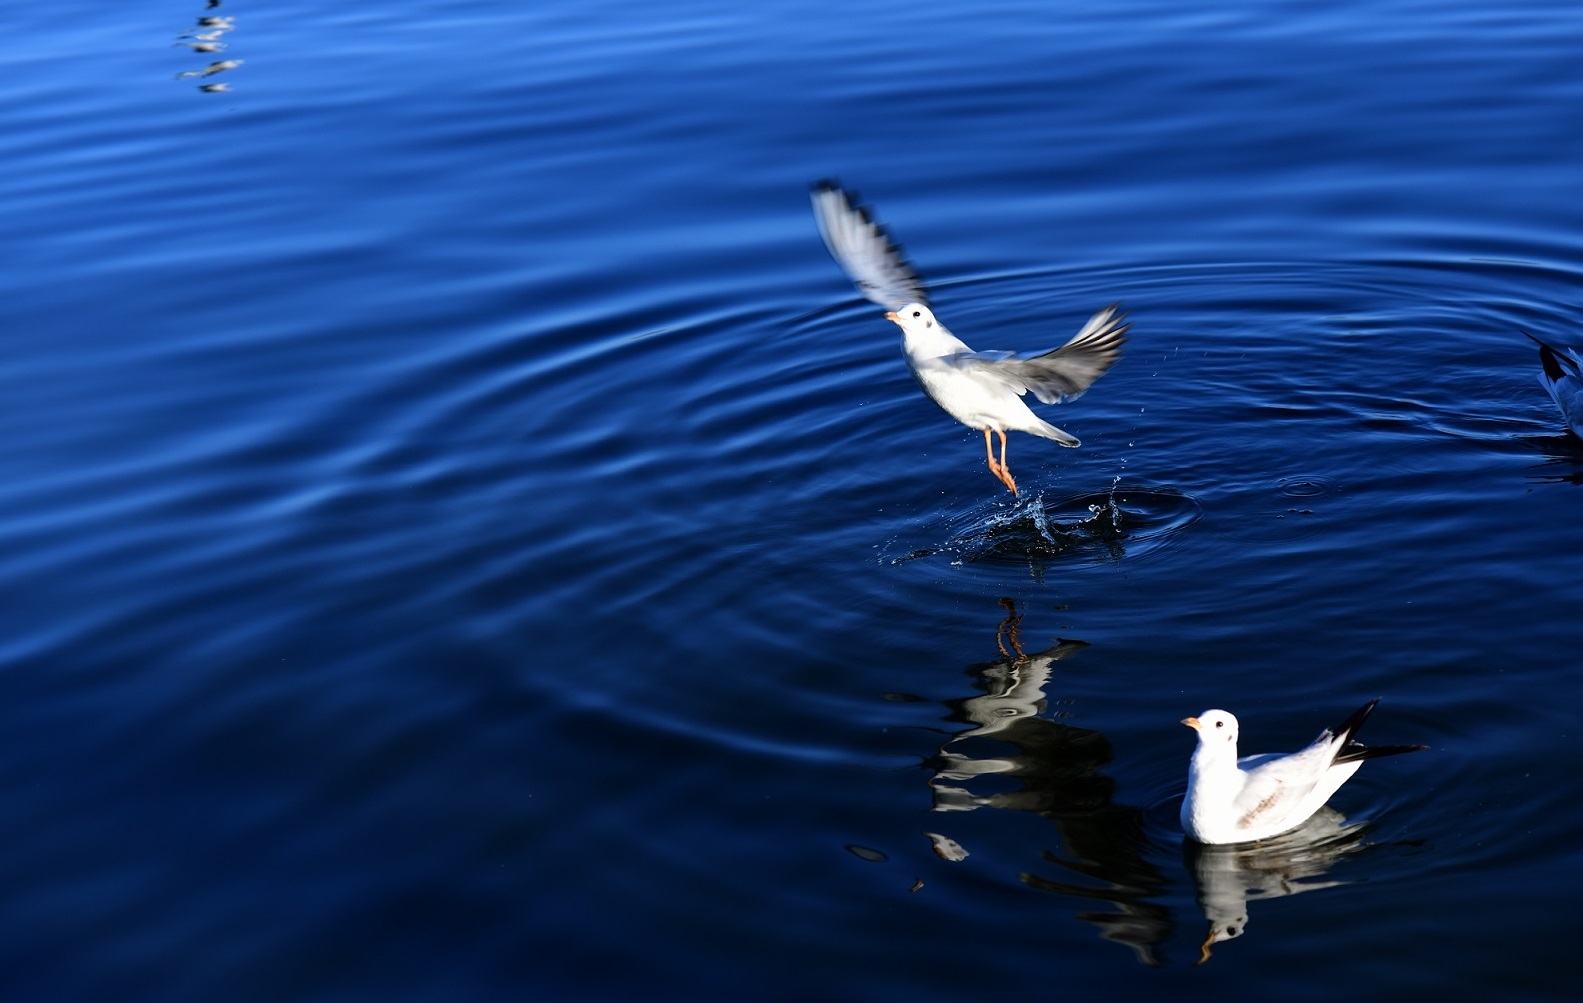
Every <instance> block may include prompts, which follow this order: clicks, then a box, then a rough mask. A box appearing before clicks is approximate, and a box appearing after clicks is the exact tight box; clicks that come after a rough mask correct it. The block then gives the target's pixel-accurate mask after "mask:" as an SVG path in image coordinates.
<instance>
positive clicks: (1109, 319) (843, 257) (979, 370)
mask: <svg viewBox="0 0 1583 1003" xmlns="http://www.w3.org/2000/svg"><path fill="white" fill-rule="evenodd" d="M813 208H814V218H815V219H816V220H817V221H818V223H819V232H820V233H821V234H822V235H823V236H824V242H825V246H826V247H828V248H829V249H830V254H831V256H832V257H834V258H835V260H836V262H837V263H838V264H839V265H840V266H841V267H842V268H843V269H845V270H846V273H847V276H848V277H849V278H851V280H852V281H853V282H854V283H855V284H856V285H857V288H858V291H859V292H861V293H862V294H863V295H864V296H865V297H866V298H868V299H869V300H871V301H872V302H874V303H877V304H879V305H880V306H882V307H885V309H886V310H887V311H888V312H887V313H886V314H885V317H886V319H888V320H891V321H894V322H895V323H896V324H897V325H899V326H900V327H901V332H902V338H901V346H902V351H903V352H905V353H906V355H907V368H909V369H910V370H912V375H913V376H914V378H916V379H917V381H918V384H919V385H920V386H922V387H923V392H924V393H926V394H928V395H929V398H930V399H931V400H933V401H934V402H935V403H936V404H938V405H940V407H941V408H943V409H944V410H945V413H946V414H949V415H950V416H951V417H953V418H955V419H956V420H957V421H959V422H961V423H962V424H964V425H966V426H967V427H969V428H976V429H979V430H980V431H982V432H983V433H984V454H985V456H987V457H988V459H989V472H990V473H992V474H994V475H995V476H996V477H997V478H999V479H1000V482H1001V483H1002V484H1004V485H1006V487H1008V488H1010V489H1011V493H1012V494H1016V493H1017V482H1016V481H1014V480H1012V477H1011V469H1010V468H1009V467H1007V465H1006V433H1007V432H1027V433H1029V434H1030V435H1038V436H1043V437H1044V438H1046V439H1053V440H1055V441H1056V442H1058V443H1060V444H1061V445H1063V446H1076V445H1078V444H1079V443H1078V440H1077V438H1076V437H1075V436H1072V435H1069V434H1067V433H1066V432H1063V431H1062V430H1061V429H1059V428H1056V427H1055V426H1054V425H1051V424H1050V423H1049V422H1047V421H1045V420H1043V419H1042V418H1040V417H1039V416H1038V415H1036V414H1034V413H1033V411H1031V410H1030V409H1029V408H1028V405H1027V404H1024V403H1023V401H1022V398H1023V395H1025V394H1027V393H1029V392H1030V391H1031V392H1032V393H1033V395H1034V396H1035V397H1037V398H1038V399H1039V400H1040V401H1042V402H1044V403H1045V404H1059V403H1060V402H1062V401H1067V400H1072V399H1074V398H1076V397H1078V396H1079V395H1081V394H1082V392H1083V391H1085V390H1087V389H1088V388H1089V386H1090V385H1091V384H1093V382H1094V381H1095V380H1097V379H1099V378H1100V377H1101V376H1103V375H1105V371H1106V370H1108V369H1109V368H1110V367H1111V366H1113V365H1115V364H1116V360H1117V359H1119V358H1120V357H1121V345H1122V342H1123V341H1124V340H1125V339H1124V338H1123V337H1122V335H1123V334H1124V333H1125V332H1126V330H1127V325H1126V324H1124V323H1123V322H1122V321H1123V320H1124V319H1125V315H1124V314H1122V313H1119V312H1118V311H1117V308H1116V306H1115V305H1111V306H1108V307H1106V308H1105V309H1103V310H1101V311H1099V312H1098V313H1096V314H1094V316H1093V317H1091V318H1090V319H1089V321H1088V323H1087V324H1085V325H1083V329H1082V330H1081V331H1079V332H1077V334H1076V335H1075V336H1073V338H1072V340H1071V341H1068V342H1067V343H1066V344H1064V345H1062V346H1061V347H1060V348H1057V349H1055V350H1053V351H1049V352H1045V353H1044V354H1042V355H1034V356H1019V355H1017V354H1016V353H1014V352H975V351H973V350H972V349H971V348H968V347H967V345H966V344H964V343H963V342H962V341H961V339H959V338H957V336H956V335H954V334H952V333H951V332H950V331H948V330H946V327H945V325H944V324H942V323H940V322H939V321H938V320H937V319H935V316H934V314H933V313H931V312H930V310H929V306H928V296H927V294H926V293H925V291H924V286H923V282H922V281H921V280H920V279H919V278H918V274H917V272H915V271H914V270H913V267H912V265H911V264H910V263H909V262H908V261H907V259H906V257H905V256H903V254H902V250H901V248H900V247H899V246H897V244H896V243H895V241H893V240H892V239H891V237H890V234H889V233H888V232H886V230H885V228H884V227H883V226H881V225H880V224H878V223H876V222H875V221H874V218H873V216H872V214H871V213H870V211H869V209H868V207H866V206H860V205H858V204H857V199H856V197H855V196H854V195H853V194H850V193H848V192H846V191H843V190H842V189H841V187H840V186H839V185H837V184H836V183H835V182H834V181H820V182H818V183H816V184H815V185H814V186H813ZM990 432H994V433H996V434H997V435H999V436H1000V459H999V460H998V461H997V460H996V459H995V453H994V450H993V448H992V447H991V444H990V438H989V434H990Z"/></svg>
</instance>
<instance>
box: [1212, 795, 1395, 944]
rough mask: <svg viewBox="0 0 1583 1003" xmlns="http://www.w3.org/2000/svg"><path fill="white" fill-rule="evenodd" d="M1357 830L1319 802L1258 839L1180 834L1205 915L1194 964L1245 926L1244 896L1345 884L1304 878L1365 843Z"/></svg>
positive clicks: (1320, 873) (1269, 895) (1251, 898)
mask: <svg viewBox="0 0 1583 1003" xmlns="http://www.w3.org/2000/svg"><path fill="white" fill-rule="evenodd" d="M1363 830H1364V826H1363V825H1362V824H1361V823H1351V824H1348V823H1347V820H1346V818H1345V817H1344V816H1343V815H1342V814H1341V813H1340V812H1338V811H1336V810H1335V809H1334V808H1329V807H1325V808H1321V809H1320V810H1319V811H1318V812H1317V813H1316V814H1315V815H1314V817H1313V818H1310V819H1309V820H1308V821H1307V822H1304V823H1303V824H1302V825H1301V826H1298V827H1297V828H1296V829H1293V830H1292V831H1291V832H1288V833H1283V834H1282V835H1280V836H1276V837H1275V838H1273V839H1268V840H1264V841H1262V842H1258V843H1246V844H1231V845H1225V846H1207V845H1205V844H1203V843H1197V842H1194V841H1193V840H1190V839H1189V840H1185V841H1184V842H1183V844H1182V855H1183V859H1184V861H1185V862H1186V864H1187V869H1188V871H1189V873H1191V874H1192V875H1193V881H1194V883H1195V884H1196V885H1197V886H1198V904H1199V905H1200V906H1201V907H1202V908H1203V910H1204V918H1205V919H1207V920H1208V921H1209V933H1208V935H1207V936H1206V937H1205V938H1204V942H1203V944H1202V945H1200V947H1199V957H1198V964H1203V963H1204V962H1206V961H1208V960H1209V949H1210V948H1211V947H1212V946H1214V945H1215V944H1218V943H1220V942H1221V941H1223V940H1234V939H1236V938H1237V937H1240V936H1242V935H1243V934H1244V933H1246V932H1247V929H1248V903H1249V902H1254V901H1257V900H1259V899H1274V898H1281V897H1282V896H1285V895H1296V894H1298V893H1300V892H1311V891H1318V890H1319V889H1321V888H1334V887H1336V886H1338V885H1344V884H1348V882H1345V881H1312V880H1305V879H1310V878H1320V877H1323V876H1324V875H1325V874H1326V873H1328V872H1329V871H1330V869H1331V868H1332V867H1334V866H1335V865H1336V863H1337V862H1338V861H1340V860H1341V859H1342V858H1343V857H1346V856H1348V855H1350V854H1353V853H1356V852H1358V851H1359V850H1361V849H1363V848H1364V847H1366V846H1368V845H1369V844H1368V843H1366V842H1364V840H1363Z"/></svg>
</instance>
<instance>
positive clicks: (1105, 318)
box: [945, 304, 1127, 404]
mask: <svg viewBox="0 0 1583 1003" xmlns="http://www.w3.org/2000/svg"><path fill="white" fill-rule="evenodd" d="M1126 318H1127V315H1126V314H1124V313H1121V312H1119V311H1118V310H1117V308H1116V306H1115V305H1114V304H1112V305H1111V306H1107V307H1106V308H1105V309H1103V310H1101V311H1099V312H1098V313H1096V314H1094V316H1092V317H1090V318H1089V320H1088V323H1087V324H1084V325H1083V329H1082V330H1081V331H1079V332H1077V334H1075V335H1074V336H1073V337H1072V340H1071V341H1068V342H1067V343H1066V344H1064V345H1062V346H1061V347H1060V348H1057V349H1055V350H1054V351H1050V352H1045V353H1044V354H1043V355H1034V356H1029V357H1026V358H1025V357H1023V356H1019V355H1015V354H1013V353H1010V352H958V353H957V354H955V355H948V356H946V357H945V361H946V362H948V363H950V364H951V365H953V366H956V367H958V368H961V369H965V370H969V371H972V372H975V373H980V374H982V375H985V376H989V377H992V378H994V379H996V380H999V381H1000V382H1002V383H1004V384H1006V385H1007V386H1008V387H1011V388H1012V389H1013V390H1015V391H1017V393H1019V394H1025V393H1027V392H1029V391H1030V390H1031V391H1032V392H1033V395H1034V396H1035V397H1037V398H1039V400H1041V401H1043V402H1044V403H1046V404H1059V403H1060V402H1061V401H1066V400H1071V399H1072V398H1074V397H1077V396H1078V395H1080V394H1082V392H1083V391H1085V390H1087V389H1088V388H1089V387H1090V386H1092V385H1093V383H1094V381H1095V380H1097V379H1099V378H1100V377H1101V376H1103V375H1105V372H1106V371H1107V370H1109V369H1110V367H1111V366H1113V365H1115V364H1116V360H1117V359H1120V358H1121V346H1122V344H1123V343H1124V342H1125V341H1126V340H1127V339H1126V337H1125V334H1126V331H1127V324H1126V323H1124V322H1125V320H1126Z"/></svg>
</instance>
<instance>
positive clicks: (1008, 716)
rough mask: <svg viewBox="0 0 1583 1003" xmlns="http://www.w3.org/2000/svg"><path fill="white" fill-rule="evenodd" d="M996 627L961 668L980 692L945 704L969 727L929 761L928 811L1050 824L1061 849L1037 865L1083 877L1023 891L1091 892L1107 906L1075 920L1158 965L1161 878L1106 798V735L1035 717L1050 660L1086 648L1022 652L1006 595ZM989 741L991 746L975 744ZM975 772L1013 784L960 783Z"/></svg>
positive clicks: (1038, 881)
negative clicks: (982, 655) (973, 786)
mask: <svg viewBox="0 0 1583 1003" xmlns="http://www.w3.org/2000/svg"><path fill="white" fill-rule="evenodd" d="M1000 604H1001V606H1002V607H1003V608H1005V610H1006V616H1005V618H1004V619H1003V620H1002V621H1001V623H1000V626H999V628H998V629H997V631H996V645H997V646H998V647H999V649H1000V653H1001V656H1002V657H1001V658H1000V659H998V660H996V661H993V662H989V663H984V664H979V665H974V666H970V667H969V672H970V673H971V674H972V675H974V676H976V677H977V682H978V685H979V686H980V688H981V689H982V690H983V692H982V693H981V694H979V695H977V696H972V697H967V698H964V699H962V700H958V701H951V702H950V705H951V707H952V709H953V714H952V719H953V720H957V721H961V722H964V723H966V724H969V725H971V727H969V728H968V729H967V730H965V731H962V732H959V733H958V734H956V735H955V736H953V737H952V738H951V739H950V740H949V741H948V742H946V744H945V746H944V747H942V748H941V749H940V751H939V752H938V753H937V754H936V756H935V757H934V759H933V760H932V761H931V762H930V764H929V765H930V766H932V767H933V768H934V770H935V775H934V777H933V778H931V780H930V787H931V788H932V789H933V798H934V804H933V810H934V811H940V812H952V811H973V810H976V809H978V808H1006V809H1012V810H1015V811H1025V812H1033V813H1036V814H1039V815H1043V816H1044V817H1045V818H1048V819H1050V820H1051V821H1052V822H1054V823H1055V826H1056V829H1057V831H1058V832H1059V833H1060V836H1061V839H1062V842H1063V844H1064V846H1065V851H1066V855H1065V856H1062V855H1060V854H1057V853H1054V852H1051V851H1047V852H1046V853H1045V855H1044V859H1045V861H1046V862H1048V863H1050V864H1053V865H1056V866H1058V867H1062V868H1064V869H1066V870H1067V871H1069V872H1071V873H1072V874H1074V875H1076V876H1077V877H1078V878H1082V879H1087V882H1092V883H1086V882H1084V883H1079V882H1075V881H1069V882H1063V881H1055V880H1051V879H1048V878H1043V877H1038V876H1036V875H1032V874H1022V875H1021V880H1022V881H1023V882H1024V883H1025V884H1027V885H1029V886H1030V887H1033V888H1038V889H1041V890H1044V891H1054V892H1060V893H1064V894H1067V895H1072V896H1076V897H1080V898H1086V899H1093V900H1097V901H1101V902H1105V903H1107V904H1108V905H1110V906H1111V907H1112V909H1113V911H1104V912H1098V911H1095V912H1085V913H1082V914H1080V915H1079V918H1080V919H1083V920H1085V921H1087V922H1090V923H1093V924H1094V925H1095V926H1098V927H1099V928H1100V936H1102V937H1104V938H1105V939H1107V940H1113V941H1116V942H1118V943H1122V944H1126V945H1127V946H1128V947H1130V948H1132V949H1133V951H1134V952H1135V953H1136V954H1137V956H1138V959H1139V960H1140V961H1142V962H1143V963H1145V964H1148V965H1158V964H1160V961H1159V959H1158V957H1157V956H1156V954H1155V947H1156V945H1158V944H1159V943H1161V942H1162V941H1164V940H1165V939H1166V937H1167V936H1168V935H1169V934H1170V932H1171V921H1170V913H1169V911H1168V910H1167V909H1166V908H1165V907H1164V906H1163V905H1161V904H1159V903H1157V902H1152V901H1149V899H1151V898H1152V897H1154V896H1156V895H1157V894H1158V893H1159V892H1160V891H1161V890H1162V889H1163V888H1164V887H1165V884H1166V881H1165V878H1164V877H1163V876H1162V875H1161V874H1160V872H1159V871H1158V870H1157V869H1156V868H1155V867H1154V866H1153V865H1152V864H1150V863H1149V862H1148V861H1147V860H1146V859H1145V858H1144V852H1145V851H1146V850H1147V848H1148V841H1147V839H1146V837H1145V835H1144V830H1143V816H1142V812H1141V811H1140V810H1139V809H1137V808H1133V807H1130V806H1127V805H1119V804H1116V803H1114V801H1113V800H1112V799H1113V797H1114V795H1115V788H1116V782H1115V781H1114V780H1112V779H1111V778H1110V777H1108V776H1106V775H1105V774H1104V773H1102V772H1101V767H1103V766H1104V765H1105V764H1107V763H1109V762H1110V759H1111V747H1110V742H1109V740H1108V739H1106V738H1105V736H1104V735H1102V734H1100V733H1099V732H1097V731H1092V730H1090V729H1087V728H1079V727H1076V726H1074V725H1069V724H1065V723H1062V722H1059V721H1055V720H1051V719H1050V718H1048V717H1041V716H1040V714H1041V713H1043V712H1044V711H1045V710H1046V709H1047V708H1048V704H1049V701H1048V698H1047V697H1046V695H1045V692H1044V691H1045V686H1046V685H1047V684H1048V683H1049V680H1050V675H1051V672H1052V671H1053V667H1054V665H1055V663H1056V662H1059V661H1062V660H1063V659H1066V658H1068V657H1070V656H1071V655H1072V654H1074V653H1075V652H1078V651H1081V650H1082V649H1083V648H1086V647H1088V645H1087V643H1086V642H1083V641H1071V640H1061V641H1058V642H1057V643H1056V644H1055V645H1054V646H1053V647H1050V648H1046V649H1044V650H1042V651H1038V652H1035V653H1032V654H1030V653H1028V652H1027V651H1025V650H1024V648H1023V644H1022V638H1021V624H1022V617H1021V616H1020V615H1018V613H1017V610H1016V606H1015V604H1014V603H1013V601H1012V600H1010V599H1002V600H1001V601H1000ZM990 743H994V745H995V746H996V747H994V748H979V746H981V745H989V744H990ZM985 776H994V777H998V778H1011V779H1015V780H1016V781H1017V782H1018V785H1019V786H1018V787H1017V788H1015V789H1013V790H1000V791H997V792H994V793H988V794H975V793H973V791H972V790H970V789H969V788H968V786H966V785H967V784H968V783H969V782H971V781H973V780H975V779H977V778H980V777H985Z"/></svg>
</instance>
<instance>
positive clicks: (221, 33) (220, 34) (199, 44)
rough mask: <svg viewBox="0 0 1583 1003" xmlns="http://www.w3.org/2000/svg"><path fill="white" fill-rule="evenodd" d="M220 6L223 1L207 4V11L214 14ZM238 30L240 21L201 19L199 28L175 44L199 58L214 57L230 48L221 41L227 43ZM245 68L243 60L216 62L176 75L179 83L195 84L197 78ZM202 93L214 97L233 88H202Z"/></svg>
mask: <svg viewBox="0 0 1583 1003" xmlns="http://www.w3.org/2000/svg"><path fill="white" fill-rule="evenodd" d="M219 6H220V0H207V6H206V7H205V9H206V10H214V9H215V8H216V7H219ZM235 29H236V18H234V17H222V16H219V15H214V14H205V15H202V16H200V17H199V18H198V23H197V27H196V28H195V29H192V30H189V31H186V32H184V33H182V34H181V35H179V36H178V37H177V40H176V43H175V44H176V45H179V46H185V47H186V48H188V49H190V50H191V51H193V52H195V53H199V54H213V53H218V52H223V51H225V49H226V48H227V44H226V43H225V42H223V41H221V39H223V38H224V37H225V36H226V34H227V33H229V32H231V31H234V30H235ZM241 65H242V60H240V59H221V60H216V61H214V62H212V63H210V64H209V65H208V66H205V67H203V68H202V69H198V70H188V71H187V72H185V73H178V74H176V79H177V80H191V79H192V78H194V77H211V76H214V75H215V74H216V73H224V72H225V71H226V70H234V69H236V68H237V67H238V66H241ZM198 89H199V90H200V91H206V92H208V93H211V94H212V93H216V92H220V91H228V90H230V89H231V88H230V87H229V86H228V85H225V84H199V85H198Z"/></svg>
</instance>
